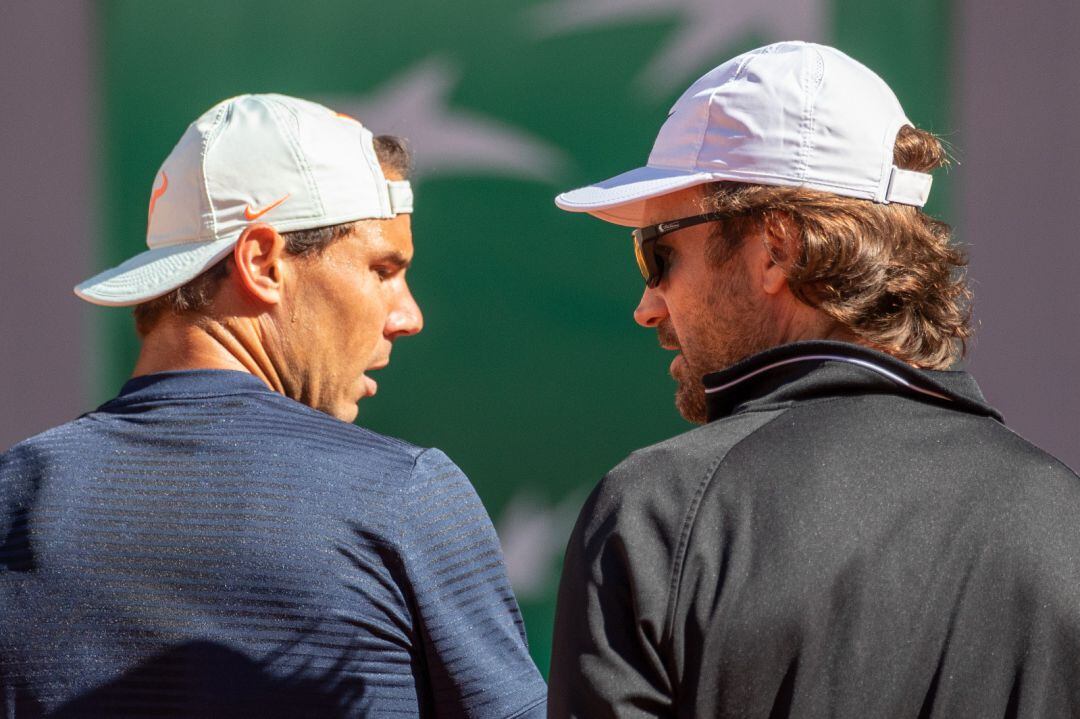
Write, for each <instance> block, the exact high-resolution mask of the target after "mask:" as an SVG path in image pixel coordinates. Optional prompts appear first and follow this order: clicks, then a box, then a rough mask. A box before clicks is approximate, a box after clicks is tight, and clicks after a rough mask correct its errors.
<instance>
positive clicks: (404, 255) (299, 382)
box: [280, 214, 423, 422]
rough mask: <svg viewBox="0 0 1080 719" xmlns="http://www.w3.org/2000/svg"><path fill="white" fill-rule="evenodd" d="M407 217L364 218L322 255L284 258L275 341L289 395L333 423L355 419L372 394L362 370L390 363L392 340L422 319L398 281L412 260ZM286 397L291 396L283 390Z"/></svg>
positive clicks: (371, 382) (371, 385)
mask: <svg viewBox="0 0 1080 719" xmlns="http://www.w3.org/2000/svg"><path fill="white" fill-rule="evenodd" d="M412 257H413V243H412V229H411V218H410V216H409V215H407V214H403V215H398V216H397V217H395V218H393V219H390V220H365V221H362V222H360V223H358V224H357V229H356V230H355V231H354V232H352V233H351V234H349V235H348V236H346V237H344V238H342V239H339V240H337V241H335V242H332V243H331V244H330V245H329V246H328V247H327V248H326V249H325V250H324V251H323V252H321V253H317V254H315V255H313V256H309V257H294V258H290V259H289V262H290V263H292V265H293V268H294V273H293V274H294V276H295V285H294V287H293V291H292V295H291V299H290V301H289V306H288V307H287V308H285V311H286V312H287V313H288V316H287V317H286V318H283V322H284V323H285V325H286V326H285V327H283V328H282V329H281V332H282V335H283V336H282V337H281V338H280V339H281V344H282V345H283V346H284V347H285V348H286V350H285V351H286V354H287V355H288V359H287V362H288V365H289V369H288V371H290V372H293V373H298V374H299V375H301V376H297V377H296V382H295V384H294V385H293V386H295V387H297V388H298V393H299V394H300V396H298V397H294V399H297V400H298V401H301V402H303V403H304V404H307V405H309V406H311V407H314V408H315V409H319V410H322V411H324V412H326V413H328V414H331V415H333V416H335V417H337V418H338V419H341V420H344V421H346V422H351V421H353V420H354V419H356V415H357V406H356V404H357V402H359V401H360V400H361V399H362V398H364V397H369V396H371V395H374V394H375V391H376V389H377V385H376V382H375V379H374V378H372V377H371V375H370V373H371V372H372V371H374V370H377V369H381V368H382V367H385V366H386V365H387V364H388V363H389V362H390V351H391V347H392V344H393V342H394V340H395V339H397V338H398V337H401V336H404V335H412V334H416V333H417V332H419V331H420V329H421V328H422V327H423V315H422V314H421V312H420V308H419V307H418V306H417V304H416V301H415V300H414V299H413V296H412V293H411V292H410V291H409V286H408V284H407V283H406V280H405V273H406V270H407V268H408V266H409V263H410V262H411V261H412ZM290 394H291V393H290Z"/></svg>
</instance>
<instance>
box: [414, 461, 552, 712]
mask: <svg viewBox="0 0 1080 719" xmlns="http://www.w3.org/2000/svg"><path fill="white" fill-rule="evenodd" d="M399 508H400V512H401V514H400V517H399V521H400V530H401V533H402V534H401V536H402V550H401V551H402V558H403V563H404V567H405V573H406V575H407V583H408V585H409V587H410V589H411V592H410V593H411V598H410V599H411V603H412V605H413V606H412V611H413V614H414V617H415V623H416V627H415V638H416V642H417V645H418V646H417V648H418V651H417V653H418V654H419V655H420V658H421V661H422V662H423V664H424V665H425V666H424V670H425V674H426V676H427V679H428V683H429V687H430V693H431V694H430V700H431V702H430V703H431V707H430V708H431V711H430V713H425V716H429V715H430V716H435V717H484V718H487V717H491V718H492V719H495V718H498V719H510V718H511V717H513V718H514V719H518V718H519V717H529V718H530V719H532V718H538V717H542V716H543V715H544V704H545V699H546V694H547V689H546V687H545V685H544V681H543V679H542V678H541V676H540V673H539V671H538V670H537V668H536V665H535V664H534V663H533V661H532V658H531V657H530V656H529V651H528V646H527V643H526V638H525V627H524V623H523V622H522V619H521V614H520V611H519V609H518V605H517V601H516V600H515V598H514V594H513V591H512V590H511V588H510V582H509V579H508V578H507V576H506V569H505V567H504V565H503V557H502V551H501V549H500V548H499V541H498V538H497V537H496V535H495V529H494V528H493V527H492V525H491V520H490V519H489V518H488V515H487V512H486V511H485V510H484V507H483V505H482V504H481V502H480V498H479V497H478V496H477V495H476V491H475V490H474V489H473V487H472V485H471V484H470V483H469V480H468V479H467V478H466V477H465V475H464V474H463V473H462V472H461V470H460V469H458V467H457V466H456V465H455V464H454V463H453V462H452V461H451V460H450V459H449V458H448V457H447V456H446V455H445V454H443V453H442V452H440V451H439V450H435V449H431V450H427V451H425V452H424V453H422V454H421V455H420V456H419V457H418V458H417V461H416V465H415V467H414V470H413V477H412V481H411V483H410V485H409V487H408V490H407V492H406V493H405V495H404V496H403V497H401V501H400V507H399Z"/></svg>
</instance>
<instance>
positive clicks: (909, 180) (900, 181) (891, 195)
mask: <svg viewBox="0 0 1080 719" xmlns="http://www.w3.org/2000/svg"><path fill="white" fill-rule="evenodd" d="M933 182H934V178H933V177H932V176H930V175H928V174H927V173H925V172H915V171H913V170H901V169H900V168H899V167H896V166H895V165H894V166H893V169H892V176H891V177H890V178H889V189H887V190H886V191H885V202H899V203H900V204H902V205H914V206H915V207H922V206H923V205H925V204H926V198H928V197H929V196H930V185H931V184H932V183H933Z"/></svg>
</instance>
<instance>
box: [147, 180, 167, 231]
mask: <svg viewBox="0 0 1080 719" xmlns="http://www.w3.org/2000/svg"><path fill="white" fill-rule="evenodd" d="M167 189H169V176H168V175H166V174H165V170H162V171H161V187H159V188H157V189H155V190H153V191H152V192H151V193H150V209H149V210H147V212H146V226H147V227H150V219H151V218H152V217H153V216H154V205H156V204H157V201H158V198H159V197H161V196H162V195H164V194H165V190H167Z"/></svg>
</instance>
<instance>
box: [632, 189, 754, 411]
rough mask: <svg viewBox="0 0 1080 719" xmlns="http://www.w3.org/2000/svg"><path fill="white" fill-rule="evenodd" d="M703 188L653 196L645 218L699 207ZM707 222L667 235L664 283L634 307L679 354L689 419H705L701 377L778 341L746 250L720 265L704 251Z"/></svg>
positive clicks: (677, 367) (678, 401)
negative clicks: (774, 338) (755, 282)
mask: <svg viewBox="0 0 1080 719" xmlns="http://www.w3.org/2000/svg"><path fill="white" fill-rule="evenodd" d="M701 199H702V190H701V188H700V187H694V188H689V189H687V190H681V191H679V192H674V193H671V194H668V195H663V196H661V197H658V198H655V199H653V200H650V201H649V202H648V204H647V206H646V220H645V222H646V224H653V223H657V222H665V221H669V220H676V219H680V218H683V217H689V216H692V215H697V214H700V213H702V212H703V211H704V209H703V207H702V202H701ZM713 229H714V225H713V224H711V223H709V224H704V225H698V226H695V227H689V228H686V229H684V230H680V231H678V232H675V233H672V234H670V235H666V236H664V237H663V238H662V239H661V240H660V241H659V251H660V252H663V253H664V254H665V264H666V271H665V273H664V276H663V279H662V280H661V281H660V284H659V285H658V286H657V287H654V288H646V289H645V292H644V294H643V295H642V297H641V302H640V303H639V304H638V307H637V309H636V310H635V311H634V319H635V320H636V321H637V322H638V324H640V325H642V326H643V327H653V328H655V329H656V331H657V335H658V338H659V340H660V344H661V345H662V346H663V347H665V348H667V349H672V350H678V351H679V354H678V355H676V356H675V358H674V359H673V360H672V362H671V367H670V372H671V376H672V377H673V378H674V379H675V380H676V382H678V388H677V390H676V393H675V405H676V407H677V408H678V410H679V413H680V414H682V416H683V417H684V418H686V419H687V420H688V421H690V422H695V423H698V424H700V423H704V422H705V421H706V408H705V388H704V385H703V384H702V382H701V378H702V377H703V376H704V375H706V374H708V373H709V372H715V371H716V370H720V369H723V368H725V367H728V366H730V365H732V364H734V363H736V362H738V361H739V360H741V359H744V358H745V357H748V356H750V355H752V354H755V353H756V352H760V351H762V350H764V349H767V348H768V347H770V346H772V345H773V344H775V342H774V341H773V337H774V336H775V332H774V329H773V327H772V326H771V325H772V322H771V320H770V317H769V313H768V305H767V304H766V302H765V295H764V292H763V291H762V290H761V289H760V288H757V287H756V286H755V285H754V282H753V279H752V277H753V275H752V273H751V271H750V268H749V266H748V264H749V263H748V259H747V253H745V252H744V251H742V250H739V251H736V252H735V253H733V255H732V256H731V257H730V258H729V259H728V260H727V261H726V262H725V263H723V264H722V265H717V264H716V263H715V262H714V261H713V260H711V259H710V258H709V257H707V255H706V250H707V243H708V241H709V240H708V236H709V233H710V232H711V231H712V230H713Z"/></svg>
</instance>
